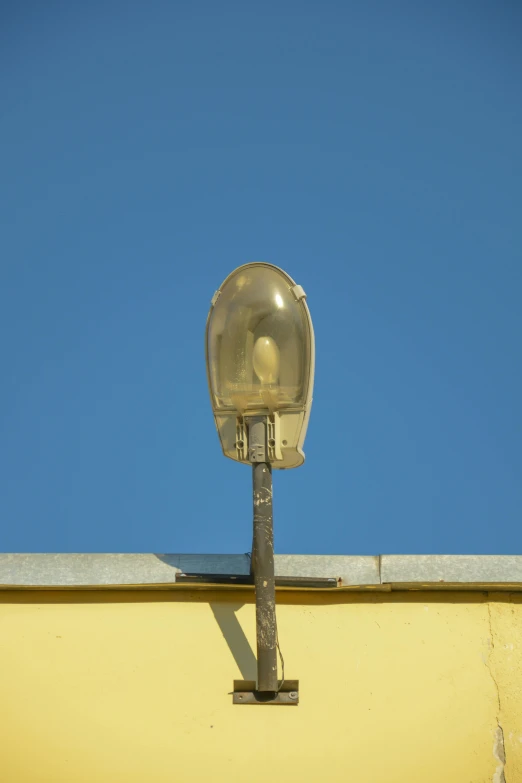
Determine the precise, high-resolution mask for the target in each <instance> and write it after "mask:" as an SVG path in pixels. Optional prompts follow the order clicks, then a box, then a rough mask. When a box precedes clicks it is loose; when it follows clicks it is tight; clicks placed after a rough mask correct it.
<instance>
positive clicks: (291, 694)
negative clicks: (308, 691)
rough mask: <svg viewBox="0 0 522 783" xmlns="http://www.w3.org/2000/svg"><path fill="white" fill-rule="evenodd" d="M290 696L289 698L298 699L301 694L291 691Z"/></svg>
mask: <svg viewBox="0 0 522 783" xmlns="http://www.w3.org/2000/svg"><path fill="white" fill-rule="evenodd" d="M288 696H289V698H290V699H292V700H293V701H296V699H297V698H298V696H299V694H298V693H297V691H290V693H289V694H288Z"/></svg>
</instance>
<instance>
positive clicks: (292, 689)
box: [232, 680, 299, 707]
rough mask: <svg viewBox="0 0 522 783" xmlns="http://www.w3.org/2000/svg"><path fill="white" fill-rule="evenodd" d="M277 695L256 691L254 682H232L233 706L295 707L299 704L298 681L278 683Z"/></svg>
mask: <svg viewBox="0 0 522 783" xmlns="http://www.w3.org/2000/svg"><path fill="white" fill-rule="evenodd" d="M279 687H280V690H279V691H278V692H277V693H263V692H261V691H256V683H255V680H234V692H233V694H232V703H233V704H273V705H275V704H282V705H286V706H288V707H297V705H298V704H299V680H285V681H284V682H283V683H282V684H281V681H279Z"/></svg>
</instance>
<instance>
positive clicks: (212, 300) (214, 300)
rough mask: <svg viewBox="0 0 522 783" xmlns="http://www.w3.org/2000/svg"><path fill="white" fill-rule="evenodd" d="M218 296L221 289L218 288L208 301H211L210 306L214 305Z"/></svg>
mask: <svg viewBox="0 0 522 783" xmlns="http://www.w3.org/2000/svg"><path fill="white" fill-rule="evenodd" d="M220 296H221V291H219V290H218V291H216V293H215V294H214V296H213V297H212V299H211V300H210V303H211V305H212V307H214V305H215V304H216V302H217V300H218V299H219V297H220Z"/></svg>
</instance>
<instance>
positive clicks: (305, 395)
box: [206, 263, 314, 468]
mask: <svg viewBox="0 0 522 783" xmlns="http://www.w3.org/2000/svg"><path fill="white" fill-rule="evenodd" d="M206 352H207V374H208V383H209V390H210V398H211V402H212V409H213V412H214V417H215V421H216V427H217V430H218V433H219V437H220V440H221V445H222V448H223V452H224V454H225V455H226V456H227V457H230V458H231V459H234V460H237V461H238V462H245V463H248V464H250V462H251V459H250V456H249V443H248V439H249V424H250V423H251V422H252V421H253V420H254V418H257V419H258V418H259V417H265V418H266V423H267V429H268V440H267V452H268V453H267V461H269V462H270V463H271V464H272V467H273V468H296V467H298V466H299V465H301V464H302V463H303V461H304V454H303V451H302V446H303V442H304V438H305V434H306V428H307V425H308V418H309V415H310V406H311V403H312V389H313V376H314V333H313V327H312V321H311V318H310V312H309V310H308V306H307V304H306V296H305V293H304V291H303V289H302V288H301V286H299V285H296V284H295V282H294V281H293V280H292V278H291V277H289V276H288V275H287V274H286V272H283V271H282V270H281V269H279V268H278V267H275V266H272V265H271V264H264V263H252V264H245V265H244V266H240V267H238V268H237V269H236V270H235V271H234V272H232V274H230V275H229V276H228V277H227V278H226V280H225V281H224V283H223V284H222V285H221V287H220V288H219V290H218V291H216V293H215V295H214V298H213V299H212V305H211V308H210V312H209V315H208V320H207V333H206Z"/></svg>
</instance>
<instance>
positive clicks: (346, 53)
mask: <svg viewBox="0 0 522 783" xmlns="http://www.w3.org/2000/svg"><path fill="white" fill-rule="evenodd" d="M0 9H1V10H0V17H1V24H0V89H1V94H2V103H1V106H0V139H1V145H0V163H1V177H0V341H1V342H0V361H1V365H0V366H1V380H2V382H1V386H0V444H1V446H0V475H1V479H0V519H1V520H2V533H1V535H0V549H2V550H3V551H34V552H37V551H63V552H67V551H77V552H81V551H121V552H125V551H128V552H135V551H145V552H150V551H155V552H244V551H246V550H248V549H249V548H250V543H251V479H250V472H249V469H248V467H244V466H241V465H237V464H235V463H233V462H231V461H228V460H226V459H225V458H224V457H223V456H222V455H221V450H220V447H219V442H218V438H217V435H216V432H215V429H214V423H213V418H212V413H211V409H210V404H209V399H208V391H207V386H206V375H205V360H204V327H205V320H206V316H207V312H208V307H209V303H210V298H211V296H212V294H213V293H214V290H215V289H216V288H217V287H218V286H219V284H220V283H221V282H222V280H223V279H224V277H225V276H226V275H227V274H228V273H229V272H230V271H232V269H234V268H235V267H236V266H238V265H240V264H242V263H245V262H247V261H251V260H264V261H268V262H271V263H274V264H277V265H279V266H282V267H284V268H285V269H286V270H287V271H288V272H289V273H290V274H291V275H292V276H293V277H294V278H295V279H296V280H297V282H298V283H300V284H301V285H303V287H304V288H305V290H306V292H307V294H308V302H309V305H310V309H311V312H312V317H313V320H314V326H315V330H316V348H317V367H316V383H315V395H314V407H313V411H312V417H311V421H310V427H309V431H308V436H307V440H306V443H305V451H306V454H307V461H306V463H305V465H304V466H303V467H302V468H300V469H298V470H293V471H288V472H283V473H274V484H275V545H276V551H278V552H288V553H291V552H299V553H355V554H376V553H466V552H470V553H521V552H522V525H521V512H522V481H521V476H522V449H521V440H522V438H521V436H522V415H521V400H522V369H521V354H522V352H521V342H522V339H521V335H522V307H521V299H522V233H521V206H522V199H521V182H522V144H521V139H522V102H521V100H520V94H521V92H520V90H521V85H522V48H521V47H520V41H521V40H522V7H521V6H520V4H518V3H516V2H514V0H513V1H512V2H502V0H491V2H469V3H455V2H426V3H414V2H410V3H405V2H393V3H391V2H388V1H386V2H384V0H383V2H372V1H370V2H325V3H317V2H315V3H311V2H301V3H297V2H277V3H276V2H271V1H269V2H265V3H263V4H261V3H239V2H228V0H224V2H223V3H211V2H208V0H202V2H199V3H181V2H160V1H159V0H151V1H150V2H147V3H144V2H142V3H134V2H115V0H105V2H103V3H102V2H90V3H80V2H74V1H73V2H68V3H64V2H50V3H37V2H33V3H31V2H29V3H25V4H20V3H15V2H5V0H4V2H2V3H1V4H0Z"/></svg>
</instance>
